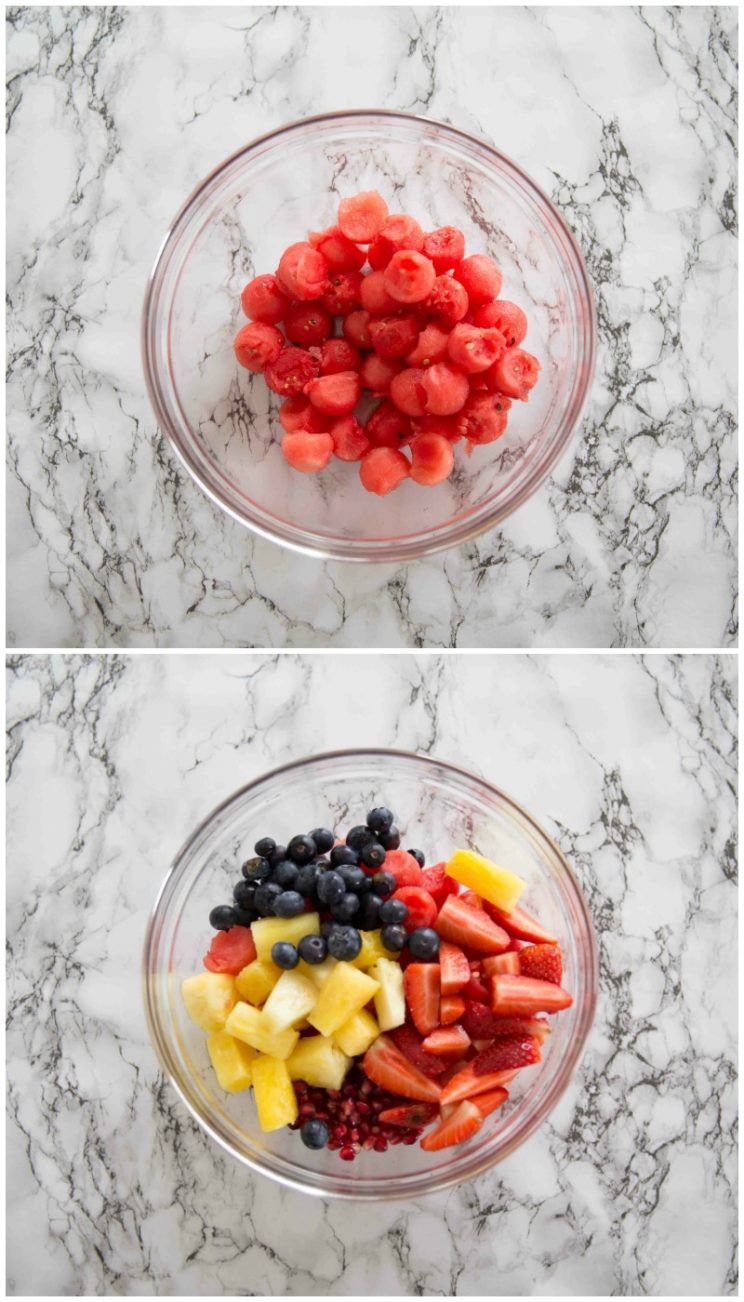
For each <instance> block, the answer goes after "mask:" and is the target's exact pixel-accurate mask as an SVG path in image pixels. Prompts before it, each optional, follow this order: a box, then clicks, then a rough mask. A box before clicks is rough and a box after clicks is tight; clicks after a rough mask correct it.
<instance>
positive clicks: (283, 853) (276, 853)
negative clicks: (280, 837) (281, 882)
mask: <svg viewBox="0 0 744 1302" xmlns="http://www.w3.org/2000/svg"><path fill="white" fill-rule="evenodd" d="M286 857H287V847H286V845H275V846H274V849H273V850H272V852H271V854H270V855H269V863H270V864H271V866H272V868H276V865H277V864H278V863H281V861H282V859H286Z"/></svg>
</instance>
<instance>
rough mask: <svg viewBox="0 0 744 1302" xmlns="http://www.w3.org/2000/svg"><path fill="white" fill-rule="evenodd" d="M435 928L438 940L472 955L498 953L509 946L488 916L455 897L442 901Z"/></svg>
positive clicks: (507, 939) (503, 932) (503, 934)
mask: <svg viewBox="0 0 744 1302" xmlns="http://www.w3.org/2000/svg"><path fill="white" fill-rule="evenodd" d="M436 929H437V931H438V932H439V935H440V936H441V938H442V940H449V941H452V943H453V944H454V945H460V946H461V947H464V948H466V949H472V950H473V951H474V952H475V953H476V954H502V953H503V951H504V950H505V949H508V947H509V935H508V933H507V932H506V931H504V930H503V929H502V928H501V927H497V926H496V923H495V922H492V921H491V919H490V918H489V917H488V914H486V913H484V912H481V910H480V909H474V908H473V907H472V905H470V904H466V903H465V902H464V901H463V899H462V898H461V897H460V896H459V895H450V896H449V898H448V899H446V900H445V902H444V904H443V905H442V908H441V909H440V910H439V916H438V917H437V922H436Z"/></svg>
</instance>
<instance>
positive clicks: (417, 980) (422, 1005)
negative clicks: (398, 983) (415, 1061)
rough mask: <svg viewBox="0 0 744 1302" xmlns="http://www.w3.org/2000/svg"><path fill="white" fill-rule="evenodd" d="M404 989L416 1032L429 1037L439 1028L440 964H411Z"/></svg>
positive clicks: (405, 978)
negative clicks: (430, 1032)
mask: <svg viewBox="0 0 744 1302" xmlns="http://www.w3.org/2000/svg"><path fill="white" fill-rule="evenodd" d="M403 988H404V990H405V995H406V1004H407V1005H408V1009H409V1012H410V1014H411V1017H412V1018H413V1024H414V1026H415V1027H416V1030H417V1031H420V1032H421V1034H422V1035H428V1034H429V1031H433V1030H434V1027H435V1026H439V964H438V963H409V965H408V967H407V968H406V970H405V972H404V973H403Z"/></svg>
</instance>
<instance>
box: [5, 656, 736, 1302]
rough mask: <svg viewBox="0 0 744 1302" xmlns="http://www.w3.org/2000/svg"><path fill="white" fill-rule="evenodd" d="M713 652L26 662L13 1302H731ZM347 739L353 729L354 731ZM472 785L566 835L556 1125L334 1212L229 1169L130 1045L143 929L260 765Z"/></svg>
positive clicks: (14, 752) (728, 749)
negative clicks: (393, 1194) (569, 959)
mask: <svg viewBox="0 0 744 1302" xmlns="http://www.w3.org/2000/svg"><path fill="white" fill-rule="evenodd" d="M735 671H736V666H735V662H734V659H733V657H730V656H721V657H720V658H718V659H714V658H708V657H687V658H683V659H679V658H677V659H667V658H665V657H661V656H649V657H646V658H641V657H635V656H634V657H627V656H621V657H617V656H615V657H612V656H589V657H571V656H548V657H523V656H517V657H512V656H508V657H499V658H496V657H488V656H482V657H481V656H477V657H469V658H468V659H467V662H466V663H465V662H464V661H463V660H462V659H461V658H460V657H441V656H424V655H421V654H416V655H411V656H404V657H401V656H388V657H381V658H372V657H370V656H364V657H362V656H354V655H350V656H348V657H343V658H341V659H339V657H327V656H318V655H315V656H308V657H297V656H287V655H284V656H281V655H275V654H274V655H271V654H265V653H264V654H258V655H255V654H254V655H251V656H246V655H243V656H226V657H215V656H212V657H204V656H183V657H182V656H176V657H167V658H166V657H157V658H153V657H124V658H122V657H117V656H114V657H93V658H89V659H85V658H81V657H78V656H72V657H59V656H55V657H52V658H50V659H48V658H34V657H17V658H13V659H12V660H11V662H10V669H9V698H8V722H9V727H10V750H9V767H10V780H9V787H8V833H9V855H8V906H9V912H8V934H9V938H10V947H11V956H10V963H9V968H8V971H9V987H8V994H9V1038H8V1055H9V1056H8V1076H9V1086H10V1115H11V1125H10V1129H9V1137H8V1151H9V1169H8V1190H9V1194H10V1209H9V1221H10V1223H9V1237H8V1244H9V1246H8V1264H9V1275H10V1283H9V1286H8V1288H9V1292H10V1294H11V1295H14V1296H21V1295H29V1294H41V1295H50V1294H65V1295H70V1294H72V1295H79V1294H94V1295H99V1296H100V1295H112V1294H113V1295H121V1296H139V1295H153V1294H154V1295H158V1296H160V1295H168V1296H170V1295H175V1296H180V1295H194V1294H196V1295H200V1296H202V1295H208V1294H217V1295H228V1296H241V1295H246V1294H258V1295H261V1294H269V1295H272V1296H283V1295H295V1296H296V1295H303V1294H308V1293H309V1294H313V1295H326V1294H330V1295H334V1296H350V1295H351V1296H359V1295H362V1294H367V1293H372V1294H375V1295H381V1296H385V1295H388V1296H389V1295H392V1294H403V1295H405V1296H413V1295H435V1296H450V1295H452V1294H455V1295H460V1296H465V1295H473V1294H475V1295H478V1296H493V1295H499V1296H506V1295H514V1294H516V1295H518V1296H543V1295H556V1294H557V1295H567V1296H568V1295H580V1296H586V1295H590V1294H596V1295H600V1296H607V1295H613V1296H618V1295H623V1296H629V1295H634V1296H635V1295H639V1294H641V1295H642V1294H650V1295H656V1296H661V1295H665V1296H666V1295H672V1294H684V1295H694V1296H703V1295H708V1296H710V1295H713V1296H720V1295H733V1294H734V1293H735V1290H736V1284H735V1278H736V1277H735V1240H736V1204H735V1181H736V1154H735V1121H736V1092H735V1076H734V1073H735V1068H734V1060H735V1002H736V1000H735V980H736V976H735V943H736V927H735V913H736V904H737V900H736V886H735V871H736V869H735V859H734V849H733V845H734V835H735V803H734V800H735V798H734V784H735V780H736V773H735V727H736V724H735V693H736V681H735ZM351 718H353V720H354V725H355V726H354V729H353V731H351V732H350V730H349V727H348V720H349V719H351ZM360 742H361V743H363V744H369V745H388V746H391V745H392V746H400V747H401V748H408V749H419V750H421V751H425V752H427V753H431V754H434V755H437V756H440V757H442V758H443V759H449V760H452V761H454V762H459V763H462V764H464V765H466V766H469V767H471V768H473V769H475V770H477V771H479V772H480V773H482V774H484V775H487V776H488V777H489V778H491V779H492V780H493V781H495V782H496V783H497V784H499V785H501V786H503V787H504V788H505V789H506V790H507V791H509V792H511V793H512V794H513V795H514V796H515V797H516V798H517V799H518V800H520V801H521V802H523V803H524V804H525V805H526V806H527V807H528V808H529V809H531V810H532V811H533V812H534V814H535V815H536V816H537V817H538V819H540V820H541V821H542V822H543V823H544V824H545V825H546V826H547V827H548V829H549V830H551V831H552V833H553V834H554V835H555V836H556V838H557V840H558V841H559V843H560V845H561V846H562V848H563V849H564V850H565V851H566V852H567V854H568V855H569V856H570V858H571V859H572V860H573V862H574V864H575V866H576V869H577V871H578V873H579V875H580V877H581V880H582V882H583V885H584V888H585V890H586V892H587V895H588V899H589V901H590V904H591V909H592V912H593V916H594V919H595V922H596V926H597V929H598V936H599V943H600V961H601V987H602V988H601V997H600V1002H599V1008H598V1016H597V1021H596V1024H595V1028H594V1030H593V1032H592V1036H591V1038H590V1041H589V1046H588V1050H587V1053H586V1055H585V1058H584V1060H583V1063H582V1066H581V1068H580V1071H579V1073H578V1076H577V1077H576V1078H575V1080H574V1082H573V1083H572V1085H571V1087H570V1088H569V1090H568V1092H567V1094H566V1095H565V1096H564V1099H563V1100H562V1101H561V1104H560V1106H559V1108H558V1109H557V1111H556V1112H554V1113H553V1115H552V1117H551V1119H550V1122H549V1123H548V1124H546V1125H545V1127H544V1128H543V1129H542V1130H541V1131H540V1132H539V1133H538V1134H536V1135H535V1136H533V1137H532V1139H531V1140H530V1141H529V1142H528V1144H527V1145H526V1146H525V1147H524V1148H523V1149H522V1150H521V1151H520V1152H518V1153H517V1154H515V1155H513V1156H512V1157H511V1158H509V1159H508V1160H507V1161H506V1162H504V1163H503V1164H502V1165H500V1166H499V1167H498V1168H496V1169H494V1170H493V1171H492V1172H491V1173H489V1174H487V1175H484V1176H483V1177H481V1178H480V1179H479V1180H477V1181H476V1182H474V1183H472V1184H467V1185H463V1186H461V1187H459V1188H457V1189H454V1190H451V1191H449V1192H447V1193H445V1194H441V1195H436V1196H432V1197H430V1198H425V1199H422V1200H421V1201H420V1202H418V1203H408V1204H397V1205H385V1206H382V1207H373V1206H364V1207H354V1206H348V1205H343V1204H338V1203H336V1204H331V1205H324V1204H323V1203H322V1202H320V1201H316V1200H314V1199H310V1198H308V1197H306V1196H304V1195H300V1194H295V1193H288V1192H282V1191H281V1190H280V1189H279V1188H278V1187H277V1186H274V1185H273V1184H272V1183H271V1182H269V1181H267V1180H264V1179H263V1178H258V1177H252V1176H251V1175H250V1174H249V1173H248V1172H247V1171H245V1170H244V1169H243V1168H242V1167H240V1166H239V1165H238V1164H237V1163H233V1162H232V1161H231V1160H230V1159H228V1158H225V1157H223V1156H221V1155H220V1154H219V1153H218V1152H217V1151H216V1150H215V1148H214V1147H213V1146H212V1144H211V1142H210V1141H208V1140H207V1139H206V1138H205V1137H204V1136H203V1135H202V1134H201V1132H200V1131H199V1130H198V1129H197V1127H196V1125H195V1124H193V1123H192V1122H191V1120H190V1119H189V1117H188V1115H187V1113H186V1112H185V1110H184V1109H183V1108H182V1106H181V1105H180V1103H178V1102H177V1100H176V1098H175V1096H174V1094H173V1093H172V1091H171V1089H170V1087H169V1086H168V1085H167V1084H166V1083H165V1082H164V1081H163V1080H162V1079H161V1077H160V1075H159V1073H158V1070H157V1068H156V1062H155V1055H154V1052H153V1050H152V1049H151V1048H150V1046H149V1043H148V1039H147V1033H146V1029H145V1026H144V1017H143V1011H142V1006H141V997H140V987H139V959H140V952H141V945H142V939H143V933H144V927H145V922H146V917H147V912H148V909H149V907H150V905H151V903H152V900H153V897H154V894H155V892H156V890H157V887H158V885H159V883H160V880H161V878H162V876H163V874H164V871H165V867H166V864H167V861H168V860H169V858H170V857H171V855H172V854H173V853H175V851H176V850H177V848H178V847H179V845H180V844H181V842H182V841H183V839H184V838H185V836H186V834H187V833H188V832H189V831H190V830H191V828H192V827H193V826H194V825H195V823H196V822H197V821H198V820H199V819H201V817H202V816H203V815H205V814H206V813H207V812H208V811H209V810H210V809H211V808H212V806H213V805H214V804H215V803H216V802H217V801H218V800H220V799H221V798H223V797H224V796H225V795H227V794H229V793H230V792H231V791H232V790H234V789H235V787H236V786H238V785H240V784H241V783H242V782H244V781H247V780H248V779H249V778H251V777H254V776H258V775H259V774H260V773H261V772H262V771H264V770H265V769H266V768H267V767H270V766H273V765H275V764H277V763H280V762H282V761H285V760H287V759H289V758H290V757H298V756H301V755H303V754H308V753H312V752H314V751H317V750H321V749H329V748H335V747H342V746H348V745H350V744H351V745H355V744H359V743H360Z"/></svg>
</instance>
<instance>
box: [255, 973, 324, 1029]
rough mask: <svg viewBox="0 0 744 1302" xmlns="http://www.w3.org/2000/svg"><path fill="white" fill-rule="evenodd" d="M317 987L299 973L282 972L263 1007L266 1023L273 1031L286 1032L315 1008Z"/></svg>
mask: <svg viewBox="0 0 744 1302" xmlns="http://www.w3.org/2000/svg"><path fill="white" fill-rule="evenodd" d="M317 1002H318V987H317V986H315V985H313V983H312V981H308V979H307V977H305V976H303V975H302V973H301V972H282V975H281V976H280V978H279V980H278V981H277V983H276V985H275V986H274V989H273V990H272V992H271V994H270V995H269V997H268V999H267V1000H266V1003H265V1004H264V1007H263V1015H264V1017H265V1019H266V1022H267V1023H268V1024H269V1025H270V1026H271V1028H272V1030H274V1031H286V1029H287V1027H288V1026H294V1025H295V1023H296V1022H299V1021H301V1020H302V1018H303V1017H304V1016H305V1015H306V1014H307V1013H309V1012H311V1010H312V1009H313V1008H314V1007H315V1005H316V1003H317Z"/></svg>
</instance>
